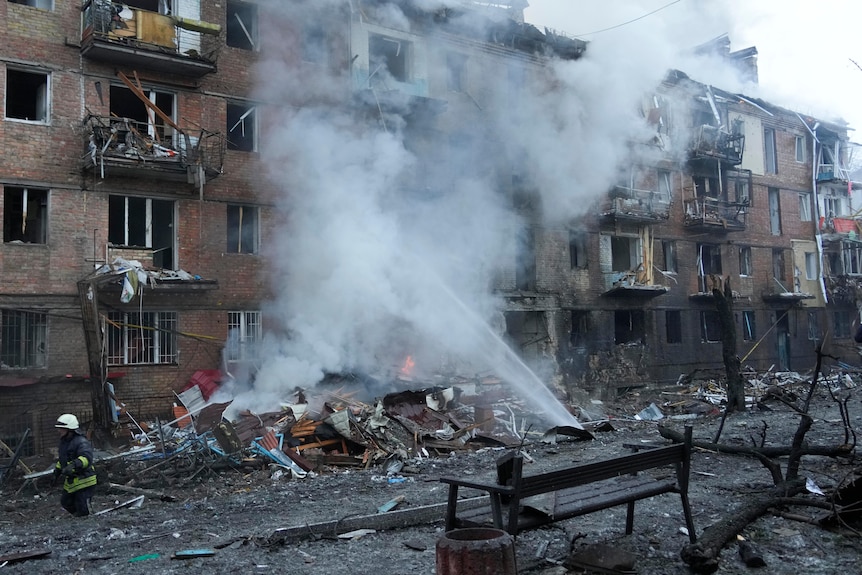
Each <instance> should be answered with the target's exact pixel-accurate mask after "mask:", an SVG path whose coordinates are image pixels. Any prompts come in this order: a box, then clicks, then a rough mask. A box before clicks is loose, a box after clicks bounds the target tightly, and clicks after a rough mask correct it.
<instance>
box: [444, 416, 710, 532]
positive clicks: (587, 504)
mask: <svg viewBox="0 0 862 575" xmlns="http://www.w3.org/2000/svg"><path fill="white" fill-rule="evenodd" d="M691 433H692V431H691V427H686V429H685V441H684V442H683V443H678V444H673V445H668V446H661V447H659V446H650V447H644V446H638V447H637V452H636V453H632V454H629V455H622V456H619V457H613V458H610V459H605V460H602V461H596V462H590V463H584V464H582V465H577V466H574V467H569V468H566V469H560V470H557V471H550V472H547V473H541V474H538V475H531V476H525V475H524V474H523V463H524V461H523V456H522V455H520V452H519V453H518V454H515V453H510V454H507V455H504V456H503V457H501V458H500V459H499V460H498V461H497V483H480V482H475V481H467V480H465V479H462V478H458V477H441V478H440V481H442V482H443V483H447V484H448V485H449V499H448V505H447V509H446V530H447V531H449V530H452V529H455V528H458V527H471V526H473V527H475V526H488V525H489V524H490V525H493V526H494V527H496V528H497V529H504V530H505V531H507V532H509V533H510V534H512V535H517V534H518V533H519V532H520V531H524V530H525V529H530V528H533V527H538V526H541V525H546V524H549V523H553V522H555V521H562V520H564V519H569V518H571V517H577V516H579V515H586V514H587V513H592V512H594V511H599V510H602V509H608V508H611V507H616V506H618V505H622V504H626V505H627V506H628V510H627V514H626V534H631V532H632V528H633V525H634V510H635V502H636V501H638V500H640V499H646V498H648V497H652V496H654V495H661V494H663V493H678V494H679V495H680V497H681V499H682V510H683V514H684V515H685V524H686V527H688V536H689V539H690V540H691V542H692V543H694V542H695V532H694V522H693V521H692V517H691V507H690V506H689V502H688V478H689V472H690V468H691V465H690V458H691ZM664 467H667V468H668V471H669V473H666V474H665V477H663V478H656V477H654V476H653V475H651V474H649V473H640V472H646V471H648V470H653V469H659V468H664ZM670 468H673V471H672V472H671V470H670ZM462 487H463V488H469V489H477V490H480V491H485V492H487V493H488V495H489V496H490V497H489V499H490V505H486V506H484V507H478V508H474V509H470V510H464V511H463V512H462V513H460V514H459V513H458V490H459V488H462Z"/></svg>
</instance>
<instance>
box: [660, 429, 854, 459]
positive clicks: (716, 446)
mask: <svg viewBox="0 0 862 575" xmlns="http://www.w3.org/2000/svg"><path fill="white" fill-rule="evenodd" d="M658 432H659V434H660V435H661V436H662V437H664V438H665V439H670V440H671V441H673V442H675V443H682V442H683V436H682V433H680V432H679V431H675V430H673V429H670V428H669V427H665V426H661V425H660V426H659V427H658ZM692 447H697V448H699V449H706V450H707V451H715V452H718V453H734V454H737V455H751V456H754V457H757V456H758V455H757V454H760V455H763V456H766V457H784V456H787V455H790V454H791V453H792V452H793V446H791V445H779V446H773V447H745V446H740V445H725V444H723V443H711V442H705V441H694V442H693V443H692ZM798 453H799V455H822V456H826V457H846V456H848V455H851V454H852V453H853V446H852V445H847V444H842V445H835V446H829V445H806V446H804V447H801V448H800V449H799V451H798Z"/></svg>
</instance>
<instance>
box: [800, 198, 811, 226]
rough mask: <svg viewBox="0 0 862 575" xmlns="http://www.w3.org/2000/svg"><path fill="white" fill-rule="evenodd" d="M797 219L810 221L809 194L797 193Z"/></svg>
mask: <svg viewBox="0 0 862 575" xmlns="http://www.w3.org/2000/svg"><path fill="white" fill-rule="evenodd" d="M799 220H800V221H802V222H810V221H811V194H809V193H807V192H803V193H800V194H799Z"/></svg>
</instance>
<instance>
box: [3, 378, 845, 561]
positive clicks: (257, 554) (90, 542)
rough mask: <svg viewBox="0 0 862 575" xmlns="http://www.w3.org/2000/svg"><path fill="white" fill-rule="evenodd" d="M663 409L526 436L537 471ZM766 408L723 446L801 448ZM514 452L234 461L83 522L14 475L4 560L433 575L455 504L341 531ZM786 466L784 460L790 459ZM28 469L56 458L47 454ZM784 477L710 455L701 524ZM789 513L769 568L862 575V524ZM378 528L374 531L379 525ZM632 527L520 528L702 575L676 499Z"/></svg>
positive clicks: (771, 537)
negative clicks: (332, 461) (286, 464)
mask: <svg viewBox="0 0 862 575" xmlns="http://www.w3.org/2000/svg"><path fill="white" fill-rule="evenodd" d="M651 402H655V403H656V404H657V405H660V406H665V407H663V411H665V412H666V413H667V415H668V416H670V415H672V410H671V409H670V408H669V407H667V406H668V403H667V402H668V399H667V396H660V395H657V394H656V395H652V396H648V395H646V394H644V393H642V394H640V395H637V396H634V395H633V396H628V397H626V398H623V399H621V400H620V401H618V402H616V403H615V404H614V405H609V404H605V405H603V406H601V409H602V410H603V411H604V413H605V415H607V416H608V417H609V420H610V423H611V426H612V427H613V430H612V431H598V432H596V433H595V439H594V440H591V441H582V440H579V441H574V440H565V441H558V442H556V443H547V442H543V441H542V440H541V439H542V438H541V434H536V435H535V436H533V437H528V439H527V441H526V443H525V445H524V450H525V452H526V453H527V455H529V457H530V458H531V459H532V462H531V463H530V464H529V467H528V468H527V470H526V471H527V473H530V472H539V471H545V470H551V469H555V468H558V467H562V466H566V465H570V464H572V463H579V462H586V461H589V460H590V459H594V458H602V457H608V456H611V455H614V454H621V453H624V452H626V448H625V447H624V445H623V444H625V443H639V442H658V443H667V440H665V439H663V438H662V437H661V436H660V435H659V433H658V430H657V423H656V422H650V421H637V420H634V419H633V418H632V416H633V415H634V414H635V413H638V412H639V411H640V410H641V409H643V408H644V407H646V406H648V405H649V404H650V403H651ZM689 405H690V403H689ZM768 405H769V406H770V407H771V408H772V410H771V411H769V410H760V409H757V408H752V409H751V410H750V411H748V412H746V413H741V414H734V415H731V416H730V417H729V418H728V419H727V421H726V422H725V424H724V429H723V431H722V435H721V442H722V443H726V444H739V445H750V444H751V443H752V442H753V441H754V442H760V438H761V436H762V435H763V434H764V433H765V444H766V445H788V444H789V443H790V441H791V438H792V436H793V434H794V432H795V431H796V429H797V425H798V422H799V416H798V414H796V413H794V412H793V411H792V410H791V409H789V408H788V407H786V406H785V405H782V404H781V403H778V402H772V403H769V404H768ZM847 407H848V412H849V417H850V420H851V423H852V424H853V426H854V427H858V426H859V424H860V422H862V406H860V405H859V400H858V399H851V400H850V401H848V402H847ZM704 411H706V410H704ZM812 413H813V414H814V415H815V421H814V424H813V426H812V429H811V431H810V432H809V433H808V435H807V442H808V443H809V444H816V445H828V446H834V445H840V444H842V443H844V441H845V428H844V425H843V424H842V421H841V417H840V414H839V411H838V409H837V407H836V404H835V403H833V401H832V400H831V398H830V396H829V394H828V392H827V391H826V390H822V392H821V393H817V394H816V395H815V397H814V409H813V410H812ZM720 421H721V416H720V415H719V414H718V413H716V412H714V411H713V413H706V414H703V415H699V416H698V417H697V418H695V419H689V420H685V421H683V420H672V419H670V417H667V418H665V419H664V420H663V421H662V422H661V423H662V424H664V425H668V426H670V427H673V428H675V429H678V430H682V428H683V424H684V423H691V424H692V425H693V427H694V436H695V440H696V441H705V442H708V441H712V439H713V438H714V436H715V434H716V431H717V429H718V426H719V424H720ZM504 451H505V450H503V449H496V448H487V447H486V448H482V449H478V450H471V449H465V450H462V451H457V452H452V453H450V454H441V455H438V456H433V457H430V458H427V459H422V460H413V461H410V462H407V465H405V467H404V468H403V469H402V470H401V471H400V473H398V474H397V475H395V476H391V477H387V475H386V474H385V473H384V472H383V471H382V470H381V469H380V468H371V469H357V468H343V467H329V468H325V469H321V470H320V471H319V472H317V473H316V474H314V475H313V476H311V475H310V476H308V477H306V478H304V479H292V478H291V477H290V475H289V474H286V473H283V472H281V470H279V469H277V468H272V467H264V468H262V469H258V470H255V471H248V470H245V471H238V470H225V471H220V472H218V473H207V474H202V475H199V476H198V477H196V478H195V479H194V480H192V481H190V482H188V483H187V484H185V485H184V484H183V482H182V481H177V482H174V484H173V485H168V484H164V485H162V486H161V487H158V490H159V491H161V492H162V493H163V494H165V495H166V496H167V497H165V499H173V500H172V501H166V500H162V499H160V498H158V497H152V496H147V497H145V498H144V500H143V503H142V504H141V506H140V507H139V508H124V509H117V510H114V511H109V512H106V513H103V514H100V515H95V516H90V517H87V518H83V519H75V518H72V517H70V516H67V515H66V514H65V512H63V511H62V509H61V508H60V506H59V488H58V487H55V488H50V486H49V485H48V483H49V479H40V480H39V481H38V482H37V483H36V485H35V487H34V486H32V485H27V486H24V487H23V488H21V487H22V479H21V478H20V477H17V476H13V477H12V478H10V480H9V481H8V482H7V484H6V486H5V488H4V491H3V505H2V511H0V555H8V554H13V553H25V552H34V551H50V554H48V555H46V556H45V557H43V558H38V559H37V558H33V559H29V560H25V561H13V562H9V563H7V564H5V565H3V563H2V562H0V569H2V572H3V573H4V574H7V573H8V574H13V573H27V574H32V573H63V574H69V575H71V574H77V573H81V574H83V573H131V574H134V573H142V574H143V573H146V574H148V575H151V574H154V573H189V572H194V573H199V572H206V573H209V574H213V575H215V574H221V573H292V574H306V575H323V574H331V573H350V574H354V575H364V574H369V575H371V574H373V575H380V574H382V573H386V574H387V575H402V574H405V575H406V574H408V573H410V574H428V575H431V574H433V573H435V564H436V557H435V546H436V543H437V541H438V539H439V538H440V536H441V535H442V533H443V529H444V525H443V515H442V511H441V512H440V513H439V514H438V515H434V514H433V513H432V517H430V518H427V519H426V520H425V521H420V522H418V523H416V524H413V525H408V526H404V527H400V528H389V529H376V530H375V531H374V532H372V533H366V534H365V535H362V536H358V537H355V538H352V539H346V538H339V537H338V535H341V534H343V533H344V532H345V531H353V530H355V529H357V527H358V525H361V524H362V522H363V521H364V519H362V518H363V516H375V515H377V514H378V513H377V512H378V508H379V507H380V506H381V505H383V504H385V503H386V502H387V501H390V500H392V499H395V498H398V497H399V496H403V501H401V502H400V503H399V504H398V506H397V507H395V509H394V511H390V512H389V513H393V512H403V513H405V514H406V515H409V513H406V512H409V511H410V510H414V511H416V510H421V509H422V508H423V506H429V505H435V504H443V503H445V500H446V486H445V485H443V484H441V483H440V482H439V481H438V479H439V477H441V476H446V475H456V476H462V477H463V476H469V477H473V478H476V479H487V480H491V478H492V477H493V476H494V461H495V460H496V458H498V457H499V456H500V455H502V454H503V453H504ZM854 454H855V452H854ZM777 461H778V462H779V463H780V464H781V466H782V469H784V467H785V466H786V458H785V459H779V460H777ZM30 464H31V465H35V467H36V468H44V467H45V462H44V461H43V462H32V461H31V462H30ZM39 465H41V466H42V467H39ZM139 465H142V464H141V463H138V462H134V461H125V460H119V461H115V462H112V463H110V464H105V465H103V469H102V473H101V480H102V483H101V485H100V487H99V491H98V493H97V495H96V497H95V499H94V502H93V503H94V507H95V510H96V511H103V510H107V509H110V508H112V507H114V506H115V505H117V504H119V503H123V502H126V501H129V500H131V499H133V498H134V497H135V495H134V494H131V493H126V492H120V491H114V490H109V488H108V485H107V484H108V483H109V482H122V481H126V480H127V479H128V478H129V477H132V476H134V473H135V470H136V466H139ZM858 467H859V466H858V461H857V459H856V458H855V455H854V456H853V457H846V458H828V457H815V456H806V457H804V458H803V461H802V469H801V472H800V475H802V476H805V477H808V478H810V479H811V480H812V481H813V482H814V484H816V486H818V487H819V488H820V489H821V490H822V491H823V492H824V493H825V495H818V494H815V493H808V494H806V495H804V497H805V498H807V499H810V500H814V501H828V500H829V496H830V494H831V492H832V490H833V489H834V488H835V487H836V486H838V485H840V484H842V483H843V482H846V481H848V479H849V478H852V477H855V474H856V472H857V471H858ZM393 478H394V481H390V480H391V479H393ZM401 478H403V480H402V479H401ZM771 485H772V481H771V477H770V475H769V473H768V472H767V471H766V469H765V467H764V466H763V465H762V464H761V463H760V462H759V461H757V460H756V459H753V458H749V457H744V456H738V455H729V454H719V453H715V452H709V451H705V450H703V449H696V450H695V453H694V455H693V460H692V476H691V489H690V499H691V504H692V509H693V513H694V521H695V525H696V527H697V531H698V533H700V532H701V531H702V530H703V529H705V528H706V527H708V526H710V525H712V524H714V523H716V522H717V521H718V520H719V519H721V518H722V517H724V516H726V515H727V514H728V513H729V512H731V511H732V510H733V509H735V508H738V507H739V506H745V505H746V502H748V501H751V500H752V499H753V498H756V497H757V496H758V495H760V494H762V493H764V492H765V491H766V490H768V489H769V488H770V487H771ZM151 487H152V486H151ZM19 488H21V489H20V491H19ZM782 511H783V512H785V515H786V514H787V513H790V514H793V515H795V516H796V517H793V518H788V517H786V516H781V515H779V514H776V513H769V514H767V515H765V516H763V517H761V518H760V519H758V520H757V521H755V522H754V523H752V524H750V525H749V526H748V527H747V528H746V529H745V530H744V531H743V532H742V533H741V535H742V536H743V537H745V538H746V539H747V540H748V541H750V542H751V543H753V544H754V545H756V547H757V549H758V550H759V551H760V552H761V553H762V556H763V559H764V560H765V562H766V567H764V568H762V569H760V570H759V572H764V573H777V574H783V573H787V574H791V573H792V574H794V575H795V574H798V573H805V574H807V575H816V574H834V573H848V574H849V573H858V572H859V556H860V554H859V549H858V546H859V543H860V540H859V538H858V536H857V534H856V532H854V531H853V530H851V529H849V528H846V527H844V528H840V527H839V528H832V529H827V528H824V527H821V526H819V525H814V524H812V523H809V522H806V521H803V519H806V518H808V519H815V518H819V517H821V516H822V515H823V514H824V513H826V512H825V511H824V510H822V509H819V508H815V507H810V508H809V507H793V508H787V509H784V510H782ZM417 515H419V514H418V513H417ZM367 521H368V522H369V524H372V522H373V519H368V520H367ZM326 522H331V523H328V524H327V525H329V527H326V528H325V529H324V530H323V532H321V531H320V530H319V529H312V527H311V526H313V525H316V524H319V523H326ZM357 522H358V523H357ZM624 524H625V508H624V507H621V508H617V509H614V510H609V511H602V512H597V513H593V514H591V515H587V516H585V517H580V518H576V519H570V520H567V521H563V522H560V523H556V524H553V525H551V526H548V527H545V528H540V529H535V530H531V531H527V532H525V533H522V534H521V535H519V536H518V537H517V539H516V541H515V551H516V555H517V563H518V572H519V573H537V574H556V575H562V574H564V573H580V572H583V571H581V570H578V569H577V568H574V567H567V560H568V558H569V557H570V555H571V554H572V553H573V552H574V553H576V552H579V551H582V550H585V549H587V548H589V547H590V546H593V545H596V544H605V545H610V546H612V547H613V548H615V549H618V550H621V551H626V552H628V553H630V554H631V556H632V557H633V558H634V560H635V565H634V569H635V571H636V572H637V573H641V574H645V575H646V574H654V575H659V574H660V575H674V574H682V573H690V570H689V568H688V567H687V566H686V565H685V563H683V561H682V560H681V559H680V555H679V552H680V550H681V549H682V547H683V546H685V545H686V544H687V543H688V537H687V536H686V535H685V534H684V533H683V532H682V530H681V528H682V527H683V526H684V521H683V517H682V509H681V505H680V501H679V497H678V496H676V495H673V494H668V495H662V496H658V497H654V498H652V499H649V500H646V501H642V502H639V503H638V504H637V506H636V513H635V524H634V534H632V535H630V536H626V535H625V534H624ZM303 526H308V527H307V531H308V532H307V533H306V534H303V533H302V527H303ZM288 528H293V529H288ZM296 528H299V529H296ZM280 529H282V531H279V530H280ZM286 534H289V536H288V535H286ZM184 550H212V551H213V555H212V556H208V557H199V558H192V559H177V558H174V555H175V554H176V553H177V552H180V551H184ZM750 571H755V570H754V569H750V568H747V567H746V566H745V565H744V563H743V562H742V561H741V560H740V558H739V556H738V553H737V547H736V545H730V546H727V547H725V549H724V551H723V552H722V554H721V561H720V566H719V570H718V573H748V572H750Z"/></svg>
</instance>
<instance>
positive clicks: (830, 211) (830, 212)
mask: <svg viewBox="0 0 862 575" xmlns="http://www.w3.org/2000/svg"><path fill="white" fill-rule="evenodd" d="M821 198H822V200H823V215H824V216H826V217H827V218H835V217H841V216H843V215H844V214H845V213H846V206H847V205H848V203H849V202H848V199H847V198H846V197H841V196H839V195H837V193H836V192H834V191H832V190H826V191H824V193H823V195H822V196H821Z"/></svg>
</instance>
